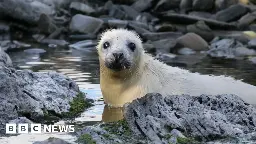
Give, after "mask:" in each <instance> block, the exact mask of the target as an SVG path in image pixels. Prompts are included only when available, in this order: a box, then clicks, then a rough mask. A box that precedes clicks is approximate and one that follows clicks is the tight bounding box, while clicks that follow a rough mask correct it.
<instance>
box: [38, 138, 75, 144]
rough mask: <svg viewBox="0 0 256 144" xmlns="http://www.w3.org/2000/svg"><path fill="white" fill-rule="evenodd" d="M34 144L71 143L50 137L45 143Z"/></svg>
mask: <svg viewBox="0 0 256 144" xmlns="http://www.w3.org/2000/svg"><path fill="white" fill-rule="evenodd" d="M33 144H70V143H68V142H66V141H64V140H62V139H59V138H55V137H50V138H48V139H47V140H45V141H41V142H39V141H37V142H34V143H33Z"/></svg>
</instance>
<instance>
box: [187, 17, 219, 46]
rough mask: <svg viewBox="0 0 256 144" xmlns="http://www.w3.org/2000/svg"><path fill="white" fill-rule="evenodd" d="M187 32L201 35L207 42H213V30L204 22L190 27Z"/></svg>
mask: <svg viewBox="0 0 256 144" xmlns="http://www.w3.org/2000/svg"><path fill="white" fill-rule="evenodd" d="M187 31H188V32H192V33H196V34H198V35H200V36H201V37H202V38H203V39H205V40H206V41H211V40H212V39H213V38H214V34H213V32H212V30H211V29H210V28H209V26H207V25H206V24H205V22H204V21H199V22H197V23H196V24H193V25H188V26H187Z"/></svg>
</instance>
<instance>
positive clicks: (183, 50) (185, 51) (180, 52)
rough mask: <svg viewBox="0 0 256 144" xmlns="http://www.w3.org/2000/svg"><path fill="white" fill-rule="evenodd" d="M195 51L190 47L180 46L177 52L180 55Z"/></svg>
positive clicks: (190, 53)
mask: <svg viewBox="0 0 256 144" xmlns="http://www.w3.org/2000/svg"><path fill="white" fill-rule="evenodd" d="M195 53H196V52H195V51H194V50H192V49H190V48H181V49H179V50H178V54H180V55H192V54H195Z"/></svg>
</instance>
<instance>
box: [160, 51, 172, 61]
mask: <svg viewBox="0 0 256 144" xmlns="http://www.w3.org/2000/svg"><path fill="white" fill-rule="evenodd" d="M174 58H176V55H175V54H171V53H158V54H157V55H156V59H158V60H160V61H170V60H172V59H174Z"/></svg>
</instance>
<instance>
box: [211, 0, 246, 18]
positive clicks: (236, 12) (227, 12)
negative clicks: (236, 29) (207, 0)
mask: <svg viewBox="0 0 256 144" xmlns="http://www.w3.org/2000/svg"><path fill="white" fill-rule="evenodd" d="M247 12H248V9H247V8H246V7H245V6H242V5H240V4H237V5H233V6H231V7H229V8H227V9H224V10H222V11H219V12H217V13H216V20H219V21H223V22H231V21H234V20H237V19H239V18H240V17H241V16H243V15H244V14H246V13H247Z"/></svg>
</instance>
